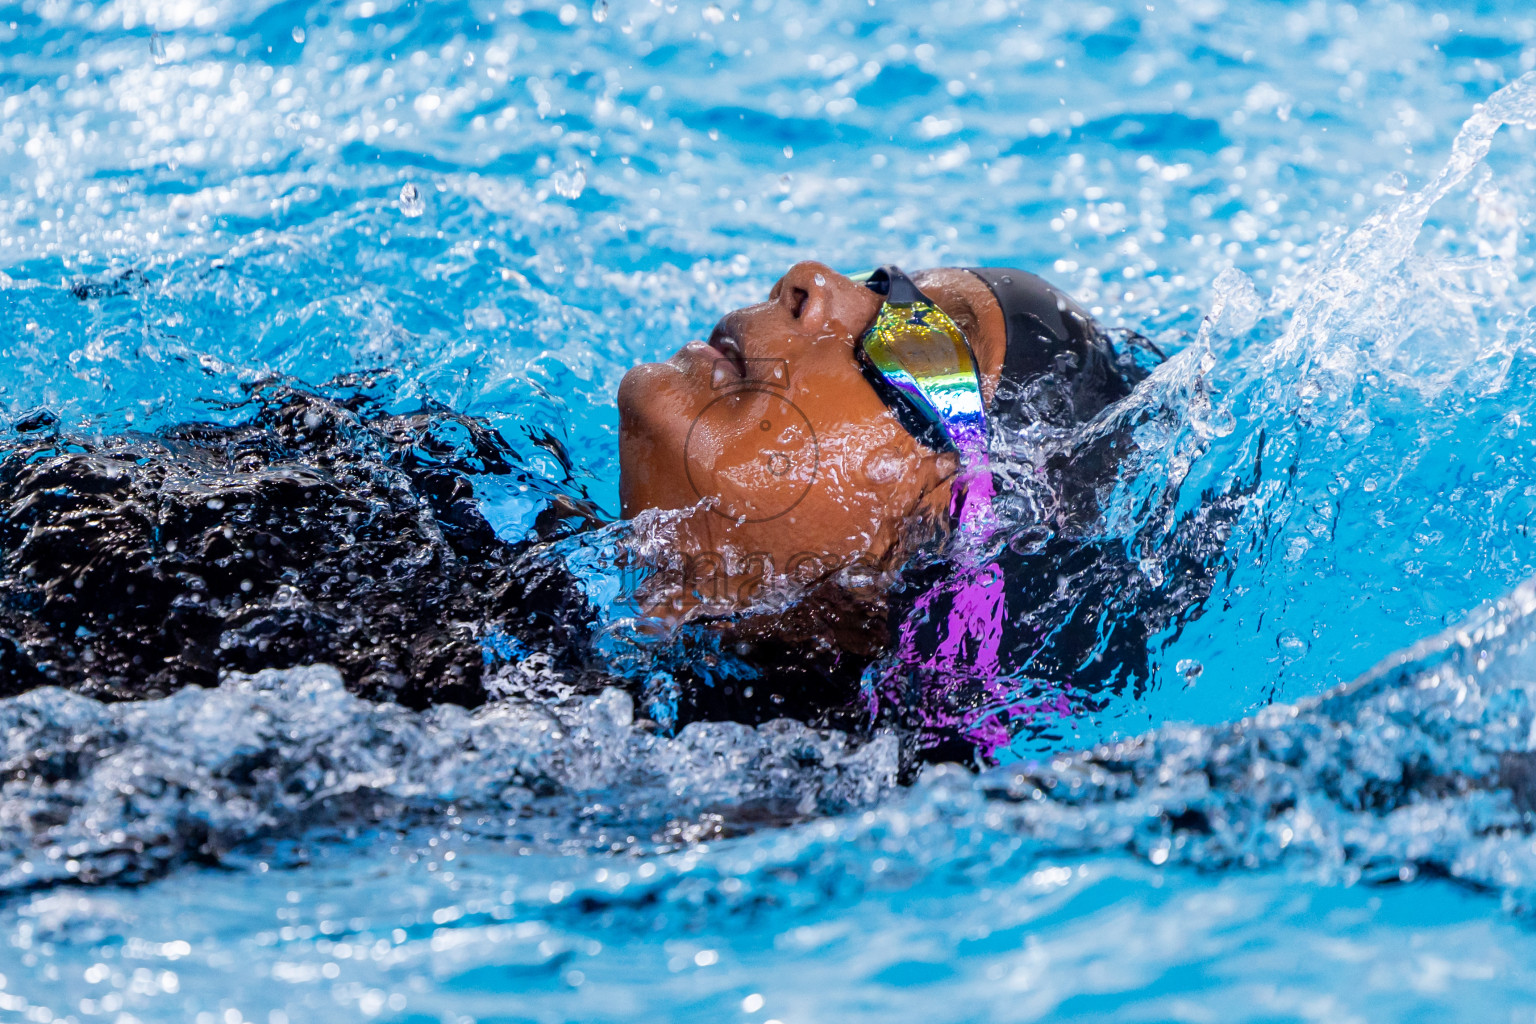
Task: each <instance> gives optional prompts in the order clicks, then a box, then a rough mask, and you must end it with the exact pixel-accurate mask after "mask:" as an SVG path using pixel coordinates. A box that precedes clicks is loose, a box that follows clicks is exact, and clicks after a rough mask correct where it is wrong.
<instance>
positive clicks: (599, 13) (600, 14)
mask: <svg viewBox="0 0 1536 1024" xmlns="http://www.w3.org/2000/svg"><path fill="white" fill-rule="evenodd" d="M592 20H593V21H595V22H597V23H598V24H602V23H603V22H605V21H607V20H608V0H597V2H596V3H594V4H593V5H592Z"/></svg>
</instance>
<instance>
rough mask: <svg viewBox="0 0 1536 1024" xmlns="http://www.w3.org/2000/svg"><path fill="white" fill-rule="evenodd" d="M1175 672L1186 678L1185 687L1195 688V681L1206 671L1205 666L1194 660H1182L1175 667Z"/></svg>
mask: <svg viewBox="0 0 1536 1024" xmlns="http://www.w3.org/2000/svg"><path fill="white" fill-rule="evenodd" d="M1173 668H1174V671H1175V672H1177V673H1178V674H1179V675H1181V676H1183V677H1184V685H1185V686H1194V685H1195V680H1196V679H1199V678H1200V673H1202V672H1204V671H1205V666H1204V665H1202V664H1200V663H1199V662H1198V661H1196V660H1195V659H1194V658H1181V659H1180V660H1179V663H1178V664H1177V665H1175V666H1174V667H1173Z"/></svg>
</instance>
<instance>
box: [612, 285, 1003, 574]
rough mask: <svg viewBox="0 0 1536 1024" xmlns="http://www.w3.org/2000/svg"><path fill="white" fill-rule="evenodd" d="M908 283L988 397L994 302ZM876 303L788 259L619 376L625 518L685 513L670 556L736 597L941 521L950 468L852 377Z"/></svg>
mask: <svg viewBox="0 0 1536 1024" xmlns="http://www.w3.org/2000/svg"><path fill="white" fill-rule="evenodd" d="M914 278H915V280H916V281H917V282H918V284H919V286H920V287H922V288H923V289H924V290H925V291H926V292H927V293H928V295H929V296H930V297H931V298H932V299H933V300H934V301H935V302H937V303H938V304H939V305H940V306H941V307H943V308H944V310H945V311H946V312H947V313H949V314H950V316H951V317H953V318H955V320H956V321H957V322H958V323H959V324H960V325H961V327H962V329H964V330H965V331H966V332H967V335H968V336H969V337H970V338H971V341H972V345H973V347H974V348H975V349H976V353H977V358H978V361H979V362H980V364H981V366H982V369H983V378H984V384H985V390H986V391H987V393H988V394H990V391H991V387H992V386H993V385H994V384H995V382H996V376H997V372H998V370H999V368H1000V367H1001V364H1002V345H1003V333H1004V328H1003V326H1002V317H1001V314H1000V313H999V312H998V310H997V306H996V302H995V300H993V299H992V296H991V293H990V292H989V291H987V289H986V286H985V285H984V284H982V283H981V282H980V281H979V280H977V279H976V278H975V277H973V276H972V275H970V274H968V273H966V272H964V271H958V270H936V271H928V272H925V273H920V274H917V275H914ZM880 304H881V299H880V297H879V296H878V295H876V294H875V293H874V292H872V291H870V290H869V289H868V288H865V287H864V286H863V285H861V284H858V283H856V282H854V281H850V280H849V279H848V278H847V277H844V276H843V275H842V274H839V273H837V272H836V271H834V270H832V269H831V268H830V267H827V266H824V265H823V264H820V263H812V262H806V263H800V264H797V265H796V266H795V267H793V268H792V269H791V270H790V271H789V273H787V274H785V275H784V277H783V278H782V279H781V280H780V281H779V282H778V283H777V284H776V285H774V287H773V290H772V291H771V292H770V293H769V296H768V301H766V302H763V303H759V304H758V305H755V306H748V307H747V308H745V309H739V310H736V311H735V312H733V313H729V314H727V315H726V316H725V317H724V318H723V319H722V320H721V321H720V323H719V324H718V325H716V327H715V329H714V332H713V333H712V334H711V336H710V338H709V340H708V341H693V342H689V343H688V344H687V345H684V346H683V347H682V348H681V349H679V350H678V352H677V353H676V354H675V355H673V356H672V358H671V359H669V360H667V361H666V362H664V363H647V364H645V365H643V366H637V367H636V368H634V369H633V370H631V371H629V373H627V374H626V375H625V377H624V381H623V383H622V384H621V385H620V386H619V396H618V405H619V461H620V473H619V496H620V501H621V502H622V504H623V514H624V516H625V518H630V517H633V516H634V515H636V514H637V513H639V512H642V511H644V510H647V509H693V510H695V511H693V512H692V513H691V514H689V515H688V516H687V517H686V519H685V521H684V523H683V525H682V527H681V528H680V530H679V536H678V540H677V543H678V545H679V548H680V549H681V553H683V554H684V555H688V556H699V555H713V556H718V558H719V559H720V560H721V562H722V564H724V565H726V566H728V567H729V575H730V576H731V577H732V578H733V579H734V582H733V583H731V584H730V586H731V587H736V588H738V589H740V588H741V587H744V586H750V585H751V581H752V578H753V577H754V576H762V575H773V574H781V573H787V574H792V575H800V576H802V577H803V576H804V575H805V573H806V571H807V570H809V571H811V572H813V573H814V572H816V571H818V570H819V571H825V570H829V569H833V568H836V567H838V566H846V565H848V564H850V563H853V562H861V563H863V564H865V565H867V566H871V567H874V568H887V567H888V564H887V563H888V560H889V559H890V557H891V555H892V553H893V551H894V550H895V548H896V545H897V542H898V539H899V538H900V536H901V533H902V529H903V526H904V525H905V524H907V523H909V522H911V521H913V520H914V519H915V518H917V517H919V516H921V515H924V514H928V515H932V516H934V517H937V516H940V515H942V513H943V510H944V508H945V507H946V506H947V504H948V500H949V480H950V478H951V477H952V476H953V474H954V472H955V471H956V469H957V468H958V466H957V462H956V460H955V457H954V456H953V455H949V454H939V453H936V452H934V451H932V450H930V449H928V448H926V447H925V446H923V445H922V444H920V443H919V442H918V441H917V440H915V439H914V438H913V437H912V435H911V434H909V433H907V432H906V430H905V429H903V428H902V426H901V424H900V422H899V421H898V420H897V418H896V416H895V415H894V414H893V413H892V412H891V411H890V409H889V408H887V407H886V405H885V403H884V402H883V401H881V399H880V397H879V396H878V395H877V394H876V393H875V390H874V388H873V387H871V385H870V384H869V382H868V381H867V380H866V379H865V377H864V375H863V373H862V372H861V370H860V368H859V365H858V362H857V361H856V357H855V348H854V346H855V344H856V342H857V339H858V338H859V337H860V336H861V335H862V334H863V333H864V331H865V329H867V328H868V327H869V325H870V324H871V323H872V322H873V321H874V319H875V316H876V314H877V313H878V312H879V310H880ZM738 569H739V570H740V571H738ZM727 589H729V587H727ZM735 593H736V592H735V591H732V592H731V593H730V594H729V595H726V596H729V597H734V596H735ZM716 596H720V595H719V594H717V595H716Z"/></svg>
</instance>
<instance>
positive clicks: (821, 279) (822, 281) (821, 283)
mask: <svg viewBox="0 0 1536 1024" xmlns="http://www.w3.org/2000/svg"><path fill="white" fill-rule="evenodd" d="M815 281H816V287H818V288H822V287H825V285H826V283H827V279H826V278H825V277H823V276H821V275H820V274H817V275H816V277H815Z"/></svg>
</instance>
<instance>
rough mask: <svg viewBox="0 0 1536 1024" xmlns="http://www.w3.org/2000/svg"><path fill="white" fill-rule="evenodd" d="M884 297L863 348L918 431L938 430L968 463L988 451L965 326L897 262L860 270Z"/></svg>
mask: <svg viewBox="0 0 1536 1024" xmlns="http://www.w3.org/2000/svg"><path fill="white" fill-rule="evenodd" d="M853 280H855V281H862V282H863V283H864V284H865V285H866V286H867V287H869V288H870V289H871V290H873V291H875V292H876V293H878V294H880V295H883V296H884V297H885V303H884V305H882V306H881V307H880V315H879V316H878V317H876V318H875V322H874V324H873V325H871V326H870V328H869V330H867V331H865V332H864V336H863V337H862V338H860V339H859V344H858V353H859V358H860V362H861V363H862V364H863V365H864V367H865V369H866V372H869V373H870V374H871V377H872V380H873V382H874V383H875V384H876V388H877V390H879V391H880V392H881V397H882V398H884V399H885V400H886V403H887V404H888V405H890V406H891V407H892V408H893V409H894V410H895V411H896V413H897V415H898V417H900V418H901V420H902V422H903V424H904V425H905V426H906V427H907V429H908V430H910V431H911V432H912V433H913V434H914V435H915V436H917V437H919V438H920V439H922V440H924V441H927V442H929V443H930V444H932V443H933V441H934V434H935V433H937V434H938V435H939V438H941V439H942V440H943V441H944V442H947V445H939V446H938V447H946V446H952V447H953V448H954V449H956V450H957V451H958V452H959V453H960V456H961V458H962V459H963V460H964V461H965V462H966V463H968V464H976V463H982V462H985V461H986V455H987V413H986V409H985V407H984V406H983V405H982V400H981V374H980V372H979V371H978V370H977V367H976V356H975V354H974V353H973V352H972V351H971V345H970V342H968V341H967V340H966V337H965V333H964V332H963V331H961V330H960V328H959V327H958V326H957V325H956V324H955V322H954V321H953V320H951V319H950V318H949V316H948V315H947V314H946V313H945V312H944V311H943V310H942V309H940V308H939V307H938V306H937V305H935V304H934V302H933V301H932V300H931V299H929V298H928V296H926V295H924V294H923V293H922V291H921V290H919V289H918V287H917V285H916V284H914V283H913V282H912V279H911V278H909V277H907V275H906V274H903V273H902V272H901V271H900V270H899V269H898V268H896V267H893V266H885V267H881V268H880V269H879V270H873V271H870V272H868V273H866V274H858V275H855V276H854V277H853Z"/></svg>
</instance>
